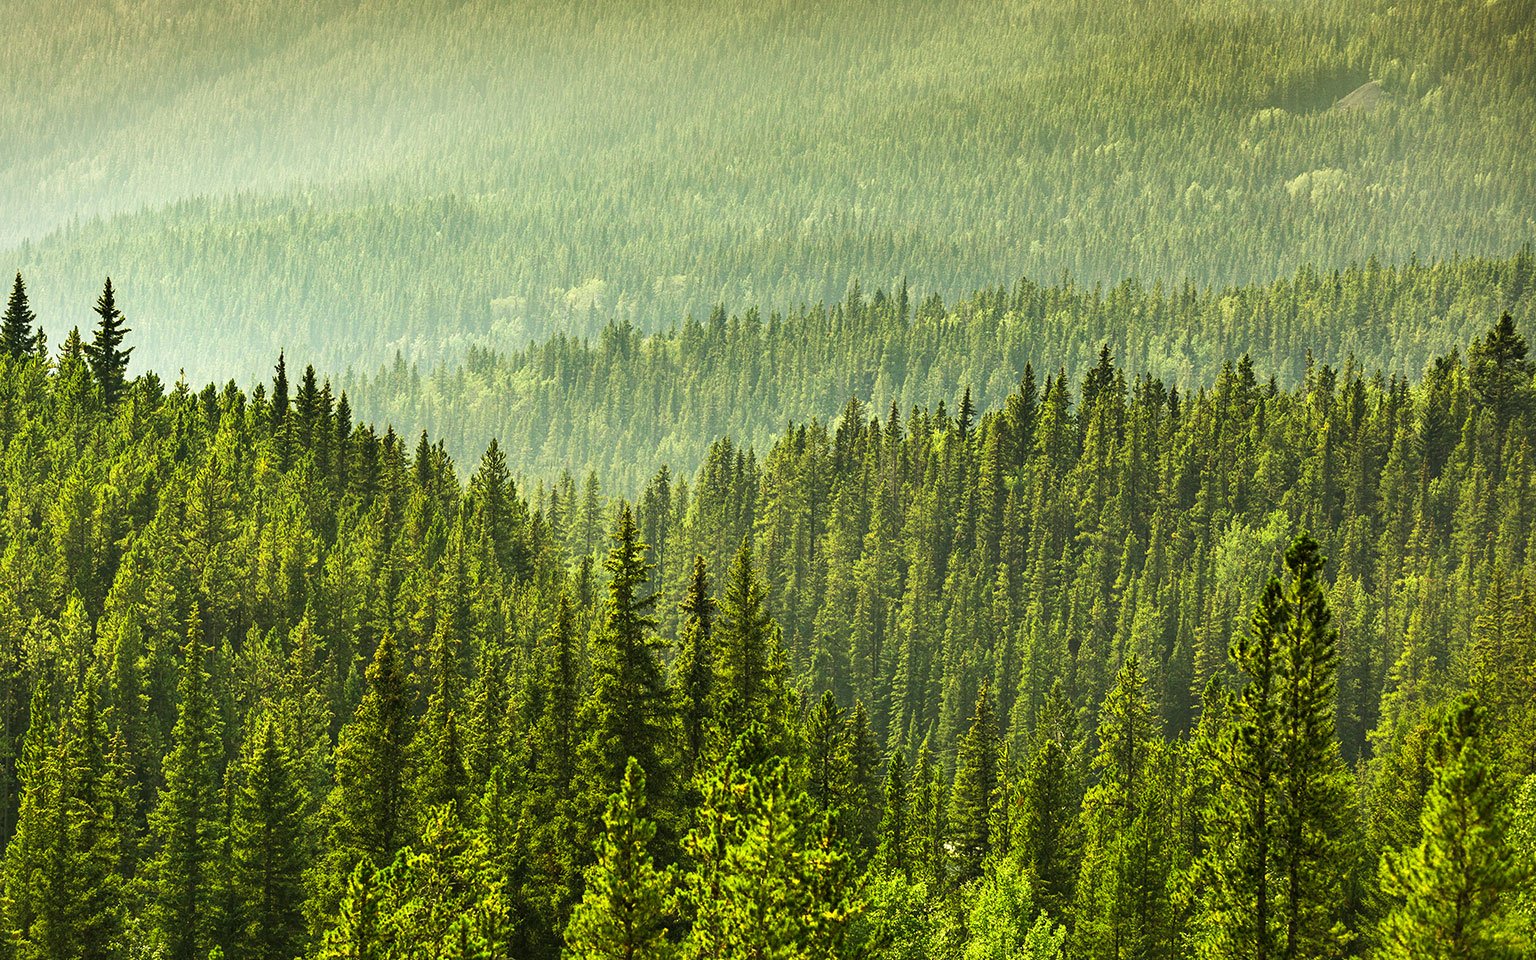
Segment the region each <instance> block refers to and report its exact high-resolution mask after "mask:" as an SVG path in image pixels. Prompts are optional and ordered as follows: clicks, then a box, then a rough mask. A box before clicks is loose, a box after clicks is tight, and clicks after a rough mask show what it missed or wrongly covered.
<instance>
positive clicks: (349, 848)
mask: <svg viewBox="0 0 1536 960" xmlns="http://www.w3.org/2000/svg"><path fill="white" fill-rule="evenodd" d="M367 682H368V690H367V692H366V693H365V694H364V695H363V699H362V702H361V703H360V704H358V707H357V711H356V712H355V713H354V714H353V715H352V719H351V720H350V721H348V723H347V725H346V726H345V727H343V728H342V730H341V733H340V735H339V736H338V737H337V742H336V753H335V766H336V775H335V786H334V787H333V788H332V790H331V795H330V797H329V798H328V799H327V800H326V811H325V816H326V818H327V819H328V821H329V836H328V839H327V848H328V858H329V862H327V863H326V864H324V865H323V866H322V867H321V868H320V871H321V872H320V874H319V875H318V876H317V877H316V878H315V881H314V883H313V886H314V889H315V893H316V895H317V896H318V897H320V899H321V906H322V908H329V907H330V906H331V905H332V904H334V903H336V898H339V896H340V895H341V892H342V889H343V885H344V884H345V883H346V882H347V879H346V878H347V877H349V876H350V875H351V874H352V873H353V871H354V867H355V866H356V865H357V864H358V863H360V862H361V863H364V864H366V865H367V866H368V867H369V868H370V869H373V870H379V869H382V868H384V867H386V866H388V865H389V864H390V863H391V862H392V861H393V860H394V858H395V854H396V853H397V852H399V850H400V848H401V847H403V846H405V845H406V844H408V843H409V842H410V841H411V830H412V827H413V825H414V824H415V822H416V820H415V814H414V811H412V809H411V806H410V800H411V790H410V785H411V784H412V783H413V782H414V770H415V766H414V763H413V757H412V754H411V741H412V737H413V734H414V729H415V720H414V705H413V703H412V697H411V694H410V687H409V683H408V679H407V676H406V673H405V666H404V664H402V663H401V662H400V655H399V653H398V650H397V647H396V645H395V640H394V637H393V635H391V634H388V633H386V634H385V635H384V637H383V639H381V640H380V641H379V645H378V648H377V649H376V650H375V651H374V654H373V662H372V663H371V664H369V665H368V672H367Z"/></svg>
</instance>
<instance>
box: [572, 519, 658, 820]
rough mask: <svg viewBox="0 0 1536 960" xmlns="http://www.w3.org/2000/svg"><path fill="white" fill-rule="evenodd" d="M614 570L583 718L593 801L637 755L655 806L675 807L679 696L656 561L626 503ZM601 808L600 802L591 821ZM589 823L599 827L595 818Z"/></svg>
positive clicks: (611, 558) (611, 788)
mask: <svg viewBox="0 0 1536 960" xmlns="http://www.w3.org/2000/svg"><path fill="white" fill-rule="evenodd" d="M604 567H605V568H606V569H607V570H608V573H609V578H610V579H609V581H608V603H607V608H606V610H605V618H604V619H605V623H604V629H603V631H602V633H601V635H600V636H601V641H602V643H601V646H600V647H599V648H598V649H597V651H596V653H595V655H594V658H593V665H592V672H593V681H592V693H591V697H590V698H589V699H588V700H587V704H586V712H587V715H586V716H585V718H584V719H583V725H584V727H585V729H586V740H585V742H584V743H583V746H582V751H581V753H582V760H583V777H584V788H583V793H584V796H585V798H586V805H587V807H588V808H589V809H592V808H596V809H600V805H601V804H602V803H604V802H606V801H605V800H604V799H603V798H606V797H608V796H611V795H613V794H614V793H617V792H618V789H619V786H620V785H621V784H622V783H623V778H624V771H625V769H626V768H627V767H628V764H629V760H630V759H631V758H633V759H635V760H637V761H639V762H640V767H641V769H642V770H645V771H647V776H648V778H649V782H650V783H651V784H652V792H651V802H652V804H653V809H654V810H658V811H662V810H668V809H670V806H669V804H670V798H671V790H670V783H671V780H670V776H671V763H672V758H671V756H670V755H669V746H670V742H671V740H670V728H671V726H672V722H673V719H674V718H673V715H672V704H671V697H670V696H669V692H668V690H667V686H666V681H665V677H664V675H663V673H662V668H661V663H660V660H659V659H658V651H659V648H660V646H661V640H660V638H658V637H657V636H656V632H655V631H656V621H655V618H654V616H653V614H652V612H651V611H652V608H653V607H654V606H655V605H656V595H655V594H654V593H650V592H648V591H647V589H646V587H647V584H648V582H649V580H650V564H648V563H647V562H646V560H645V544H644V543H642V542H641V541H640V531H639V529H638V528H637V527H636V526H635V519H634V515H633V514H632V513H631V512H630V509H629V506H628V505H627V504H626V505H625V506H624V507H623V508H622V509H621V510H620V512H619V517H618V524H617V527H616V528H615V530H614V533H613V548H612V549H611V550H610V551H609V554H608V559H607V560H606V561H605V563H604ZM597 816H598V815H597V813H596V812H595V810H593V812H592V813H591V816H590V817H586V816H585V815H584V820H586V821H587V822H588V823H590V822H591V818H596V817H597ZM586 829H588V830H590V829H592V828H591V827H590V826H589V827H587V828H586Z"/></svg>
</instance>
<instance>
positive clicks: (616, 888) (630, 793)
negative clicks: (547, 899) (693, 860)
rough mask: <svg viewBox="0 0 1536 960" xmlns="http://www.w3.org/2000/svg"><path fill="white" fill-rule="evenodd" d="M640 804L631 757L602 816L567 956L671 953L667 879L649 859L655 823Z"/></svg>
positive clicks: (652, 957)
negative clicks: (617, 788)
mask: <svg viewBox="0 0 1536 960" xmlns="http://www.w3.org/2000/svg"><path fill="white" fill-rule="evenodd" d="M644 807H645V774H644V772H643V771H641V769H640V765H639V763H638V762H636V761H635V760H630V761H629V766H628V768H627V769H626V770H625V772H624V782H623V784H622V786H621V787H620V788H619V792H618V793H616V794H615V795H614V796H613V799H612V800H611V801H610V802H609V804H608V812H607V813H606V814H604V816H603V827H604V834H603V837H602V840H601V841H600V842H599V845H598V854H597V863H596V864H594V865H593V866H592V868H591V869H589V870H588V871H587V892H586V896H585V897H584V898H583V899H582V901H581V903H580V905H578V906H577V907H576V911H575V912H574V913H573V914H571V921H570V924H569V925H568V926H567V927H566V928H565V956H566V957H569V958H572V960H665V958H667V957H670V956H672V954H673V948H672V944H671V942H670V941H669V940H668V939H667V912H668V899H669V897H668V887H669V885H670V883H671V878H670V876H669V873H668V871H665V870H657V869H656V866H655V864H654V863H653V862H652V860H651V852H650V850H649V845H650V843H651V840H652V838H653V837H654V836H655V834H656V826H655V825H654V824H653V823H651V821H650V820H648V819H647V818H646V816H645V814H644Z"/></svg>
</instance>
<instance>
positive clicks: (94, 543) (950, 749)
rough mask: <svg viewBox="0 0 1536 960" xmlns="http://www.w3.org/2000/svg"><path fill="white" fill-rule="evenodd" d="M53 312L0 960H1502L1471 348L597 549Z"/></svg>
mask: <svg viewBox="0 0 1536 960" xmlns="http://www.w3.org/2000/svg"><path fill="white" fill-rule="evenodd" d="M97 311H98V314H97V315H98V320H99V322H98V323H97V325H96V331H95V333H94V334H91V335H88V336H87V337H85V338H83V339H82V338H81V337H79V336H75V337H70V338H68V339H67V340H65V342H64V343H63V344H62V346H61V347H60V348H59V349H57V350H48V351H47V352H46V353H45V352H44V349H46V348H40V346H39V344H38V343H37V342H36V341H35V339H34V338H33V331H32V329H31V326H30V317H29V316H28V315H27V312H26V311H25V310H22V309H15V310H11V311H8V314H7V317H6V320H5V323H4V325H3V328H0V349H3V351H4V353H5V356H4V358H3V359H0V583H3V584H4V589H3V591H0V747H3V750H0V756H3V764H0V769H3V771H4V777H3V778H0V784H3V791H0V832H3V835H4V837H5V838H6V845H5V852H4V857H3V867H0V886H3V895H0V921H3V925H4V928H5V931H6V936H5V937H4V938H0V944H3V947H0V950H3V951H4V952H5V954H6V955H8V956H14V957H18V958H20V957H49V958H57V957H138V956H146V957H147V956H157V957H171V958H178V960H180V958H186V960H193V958H196V960H202V958H207V957H212V956H223V957H226V958H231V960H234V958H246V957H250V958H262V960H287V958H292V957H295V956H304V957H316V958H321V957H324V958H343V957H345V958H361V957H370V958H406V957H413V958H414V957H439V958H468V957H476V958H490V957H494V958H510V957H518V958H540V957H548V958H554V957H556V956H570V957H580V958H589V957H591V958H595V957H620V956H625V957H657V958H660V957H673V956H678V957H684V958H706V957H785V958H799V957H806V958H818V960H819V958H831V957H847V956H867V957H882V958H919V957H922V958H930V957H934V958H956V960H959V958H964V960H983V958H997V960H1002V958H1005V957H1006V958H1012V957H1021V956H1022V957H1030V958H1061V957H1071V958H1078V957H1082V958H1100V957H1103V958H1112V957H1113V958H1119V957H1127V956H1130V957H1168V958H1172V957H1184V956H1201V957H1221V958H1233V960H1236V958H1252V957H1257V956H1271V957H1309V958H1319V957H1334V956H1370V957H1381V958H1407V957H1421V956H1424V955H1425V954H1424V952H1423V949H1424V945H1425V944H1434V945H1435V948H1436V949H1437V950H1438V951H1439V953H1437V954H1434V955H1440V956H1448V957H1449V956H1455V957H1489V958H1492V957H1500V958H1502V957H1509V958H1518V957H1526V956H1529V955H1530V950H1531V944H1532V940H1531V933H1532V922H1533V901H1536V887H1533V885H1532V881H1531V872H1530V866H1531V864H1532V863H1533V859H1536V779H1533V773H1536V752H1533V749H1532V743H1533V742H1536V739H1533V737H1536V708H1533V704H1536V550H1533V547H1536V543H1533V540H1532V535H1531V531H1532V529H1533V524H1532V519H1533V510H1536V487H1533V473H1532V465H1533V462H1536V461H1533V458H1532V456H1531V447H1532V442H1533V441H1536V385H1533V373H1536V368H1533V364H1532V361H1531V359H1530V358H1529V356H1528V351H1527V344H1526V341H1525V339H1524V338H1523V336H1522V335H1521V332H1520V330H1519V329H1518V328H1517V326H1516V324H1515V323H1514V322H1513V321H1512V320H1511V319H1510V318H1509V317H1508V316H1507V315H1506V316H1504V317H1503V318H1502V319H1500V316H1499V315H1498V314H1497V313H1494V314H1490V315H1488V316H1486V317H1484V318H1483V329H1482V330H1480V331H1479V332H1478V333H1477V334H1476V335H1475V336H1474V337H1471V338H1469V340H1468V342H1467V343H1466V344H1465V346H1464V348H1463V349H1461V350H1456V351H1451V352H1448V353H1447V354H1446V355H1444V356H1441V357H1439V358H1437V359H1436V360H1434V361H1433V362H1432V363H1431V364H1429V365H1428V367H1427V369H1426V370H1425V372H1424V374H1423V375H1422V377H1420V376H1417V375H1416V376H1415V377H1413V378H1411V379H1405V378H1403V377H1401V376H1398V375H1381V374H1377V373H1374V372H1373V371H1371V370H1369V369H1363V368H1359V367H1355V366H1345V367H1342V368H1341V367H1334V366H1331V365H1327V364H1322V363H1316V364H1313V365H1312V366H1310V367H1308V368H1306V369H1304V370H1303V371H1301V375H1300V378H1299V379H1298V380H1297V382H1295V384H1294V385H1291V386H1280V385H1279V384H1278V382H1277V381H1276V380H1274V379H1271V378H1270V376H1269V371H1267V370H1266V369H1264V367H1263V366H1262V365H1255V364H1254V363H1252V362H1250V361H1248V360H1246V359H1242V358H1239V357H1232V358H1230V361H1229V362H1228V363H1226V364H1224V365H1223V366H1222V368H1221V369H1220V371H1219V372H1217V373H1215V374H1214V375H1211V376H1209V377H1206V378H1203V379H1201V380H1200V381H1198V383H1197V384H1191V385H1189V386H1184V387H1180V388H1175V387H1172V386H1170V385H1168V383H1167V382H1166V381H1164V380H1163V379H1160V378H1158V377H1154V376H1151V375H1149V374H1148V373H1147V372H1145V371H1141V370H1137V369H1135V368H1134V367H1131V368H1126V367H1124V366H1122V365H1121V364H1120V363H1119V362H1117V360H1116V358H1115V357H1114V356H1113V355H1112V354H1111V353H1110V352H1109V351H1107V350H1106V351H1104V352H1103V353H1102V354H1101V355H1100V357H1099V359H1098V361H1097V362H1096V363H1095V364H1094V365H1093V366H1092V367H1091V368H1090V369H1089V370H1088V371H1087V372H1086V373H1085V374H1084V375H1083V376H1082V377H1080V378H1068V377H1067V376H1066V375H1065V374H1058V373H1050V372H1047V371H1048V370H1049V369H1050V368H1049V367H1044V368H1036V367H1028V368H1026V371H1025V373H1024V375H1023V377H1022V380H1021V382H1020V383H1018V384H1017V385H1016V386H1015V388H1014V389H1013V390H1012V391H1011V392H1010V393H1009V394H1008V395H1007V396H1006V397H1004V398H1002V399H1001V400H1000V402H998V403H996V404H989V405H988V406H987V407H985V408H981V407H977V406H975V405H974V404H973V403H972V402H968V401H967V400H965V399H960V400H958V401H957V400H956V399H955V398H954V397H953V396H942V397H930V398H927V400H928V401H931V402H924V403H923V404H921V405H919V406H916V407H914V408H902V409H891V410H890V411H889V412H886V411H884V410H881V411H874V410H871V409H869V408H868V407H866V406H865V405H863V404H862V403H860V402H859V401H857V400H854V401H850V402H849V403H848V404H847V406H846V409H845V411H844V413H843V415H842V416H841V417H840V418H839V419H838V420H837V421H836V422H835V424H826V423H821V422H817V423H811V424H807V425H794V426H790V427H789V428H787V429H786V430H785V431H783V433H782V434H781V436H780V437H779V438H778V439H777V441H776V442H775V443H774V444H773V445H772V447H771V448H769V449H766V450H764V451H763V452H762V454H761V456H760V457H758V456H753V455H752V454H751V453H750V452H747V451H744V450H742V449H740V448H738V447H735V446H733V445H732V444H730V443H729V442H727V441H724V440H722V441H721V442H720V443H718V444H717V445H715V446H714V447H713V448H712V449H711V450H710V452H709V455H708V456H707V457H706V458H705V459H704V461H703V462H702V464H701V465H700V466H699V467H698V469H697V471H696V472H693V473H692V474H691V475H688V476H686V477H685V476H682V475H679V476H676V477H673V476H668V475H666V474H663V475H661V476H658V477H657V478H656V479H655V481H654V482H653V483H651V484H650V485H649V486H648V487H647V489H646V490H645V491H644V493H643V494H642V495H641V496H639V497H637V498H635V500H634V502H632V503H626V502H620V501H612V500H609V499H607V498H605V497H604V496H603V495H602V492H601V488H600V487H599V486H597V485H596V482H595V481H594V485H593V486H590V487H588V488H587V489H584V490H582V491H580V492H578V491H577V490H576V489H574V488H573V486H572V485H569V484H557V485H554V486H553V487H547V488H543V489H539V488H534V489H531V490H530V489H528V488H524V487H519V486H518V485H517V484H516V483H515V482H514V480H513V479H512V470H513V469H514V467H515V464H509V462H508V460H507V458H506V456H505V455H504V453H503V451H502V450H501V449H500V448H499V447H498V446H497V445H494V444H492V445H490V446H489V448H488V449H486V451H485V452H484V454H483V456H481V457H480V458H479V459H478V462H477V463H475V464H474V465H473V467H472V469H471V470H469V471H468V473H469V479H468V482H467V483H464V482H461V481H460V479H459V474H458V472H457V471H456V470H455V468H454V465H453V463H452V462H451V461H450V459H449V457H448V456H447V454H446V453H445V452H444V448H443V447H442V446H441V445H439V444H437V443H434V442H433V440H432V438H430V437H427V436H423V437H422V439H421V440H420V441H419V442H418V443H411V442H408V441H405V440H402V438H400V437H398V436H396V435H395V434H394V433H393V432H387V431H386V432H384V433H383V434H382V435H381V434H380V433H379V432H377V431H376V430H374V429H373V428H371V427H369V426H366V425H362V424H359V423H356V422H354V420H353V417H352V414H351V412H350V410H349V409H348V408H347V404H346V401H345V399H344V398H335V399H334V400H333V394H332V392H331V390H330V387H329V385H328V384H323V383H322V384H318V385H317V384H316V383H315V382H314V379H313V378H312V377H310V376H305V377H302V378H297V379H298V380H299V383H298V385H297V387H293V386H292V385H290V384H289V383H288V382H287V378H286V376H285V377H284V378H283V380H282V381H278V382H273V383H271V384H270V385H267V384H263V385H261V386H258V387H256V388H254V389H253V390H251V391H249V392H243V391H241V390H238V389H237V388H235V387H234V386H233V384H231V385H229V386H227V387H224V388H218V387H216V386H212V385H210V386H208V387H207V388H205V389H201V390H198V389H194V388H192V387H190V386H189V385H187V384H185V383H183V382H178V383H176V384H174V385H170V384H167V383H165V382H164V381H162V380H160V379H159V378H157V377H155V376H153V375H149V374H145V375H143V376H140V377H138V378H136V379H128V378H127V373H128V372H129V371H128V369H127V363H128V360H129V357H128V354H127V353H126V350H127V348H128V346H129V345H130V344H131V337H130V339H129V340H128V341H124V340H123V339H121V337H122V334H123V333H124V328H123V323H122V319H121V317H120V315H119V313H118V310H117V308H116V306H115V301H114V297H113V291H111V289H110V288H109V289H108V290H106V291H104V292H103V295H102V297H101V298H100V299H99V300H98V301H97ZM135 357H136V355H135ZM1037 369H1040V372H1038V373H1037V372H1036V370H1037ZM941 401H942V403H941ZM1309 533H1310V536H1309V535H1308V534H1309Z"/></svg>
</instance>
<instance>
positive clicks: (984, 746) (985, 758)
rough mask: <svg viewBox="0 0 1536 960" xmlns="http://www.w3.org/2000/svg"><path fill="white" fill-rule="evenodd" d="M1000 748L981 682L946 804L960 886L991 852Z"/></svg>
mask: <svg viewBox="0 0 1536 960" xmlns="http://www.w3.org/2000/svg"><path fill="white" fill-rule="evenodd" d="M1001 746H1002V744H1001V739H1000V737H999V733H998V729H997V720H996V718H995V716H994V715H993V712H992V694H991V691H990V690H989V689H988V687H987V685H986V684H985V683H983V684H982V685H981V691H980V692H979V693H978V694H977V696H976V710H975V712H974V713H973V714H972V716H971V725H970V728H969V729H968V730H967V731H966V733H965V736H964V737H962V738H961V740H960V745H959V755H958V757H957V759H956V761H955V763H956V768H957V769H956V772H955V785H954V789H953V790H952V791H951V794H950V801H949V839H950V846H951V849H952V851H953V857H954V860H955V877H956V879H957V880H958V881H959V882H960V883H962V884H964V883H969V882H970V881H972V880H974V879H976V878H977V877H979V876H981V868H982V865H983V864H984V863H985V862H986V859H987V856H988V854H990V853H991V851H992V833H991V831H992V805H993V803H994V802H995V800H996V795H997V788H998V775H999V772H1000V770H999V761H998V752H999V750H1000V749H1001Z"/></svg>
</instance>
